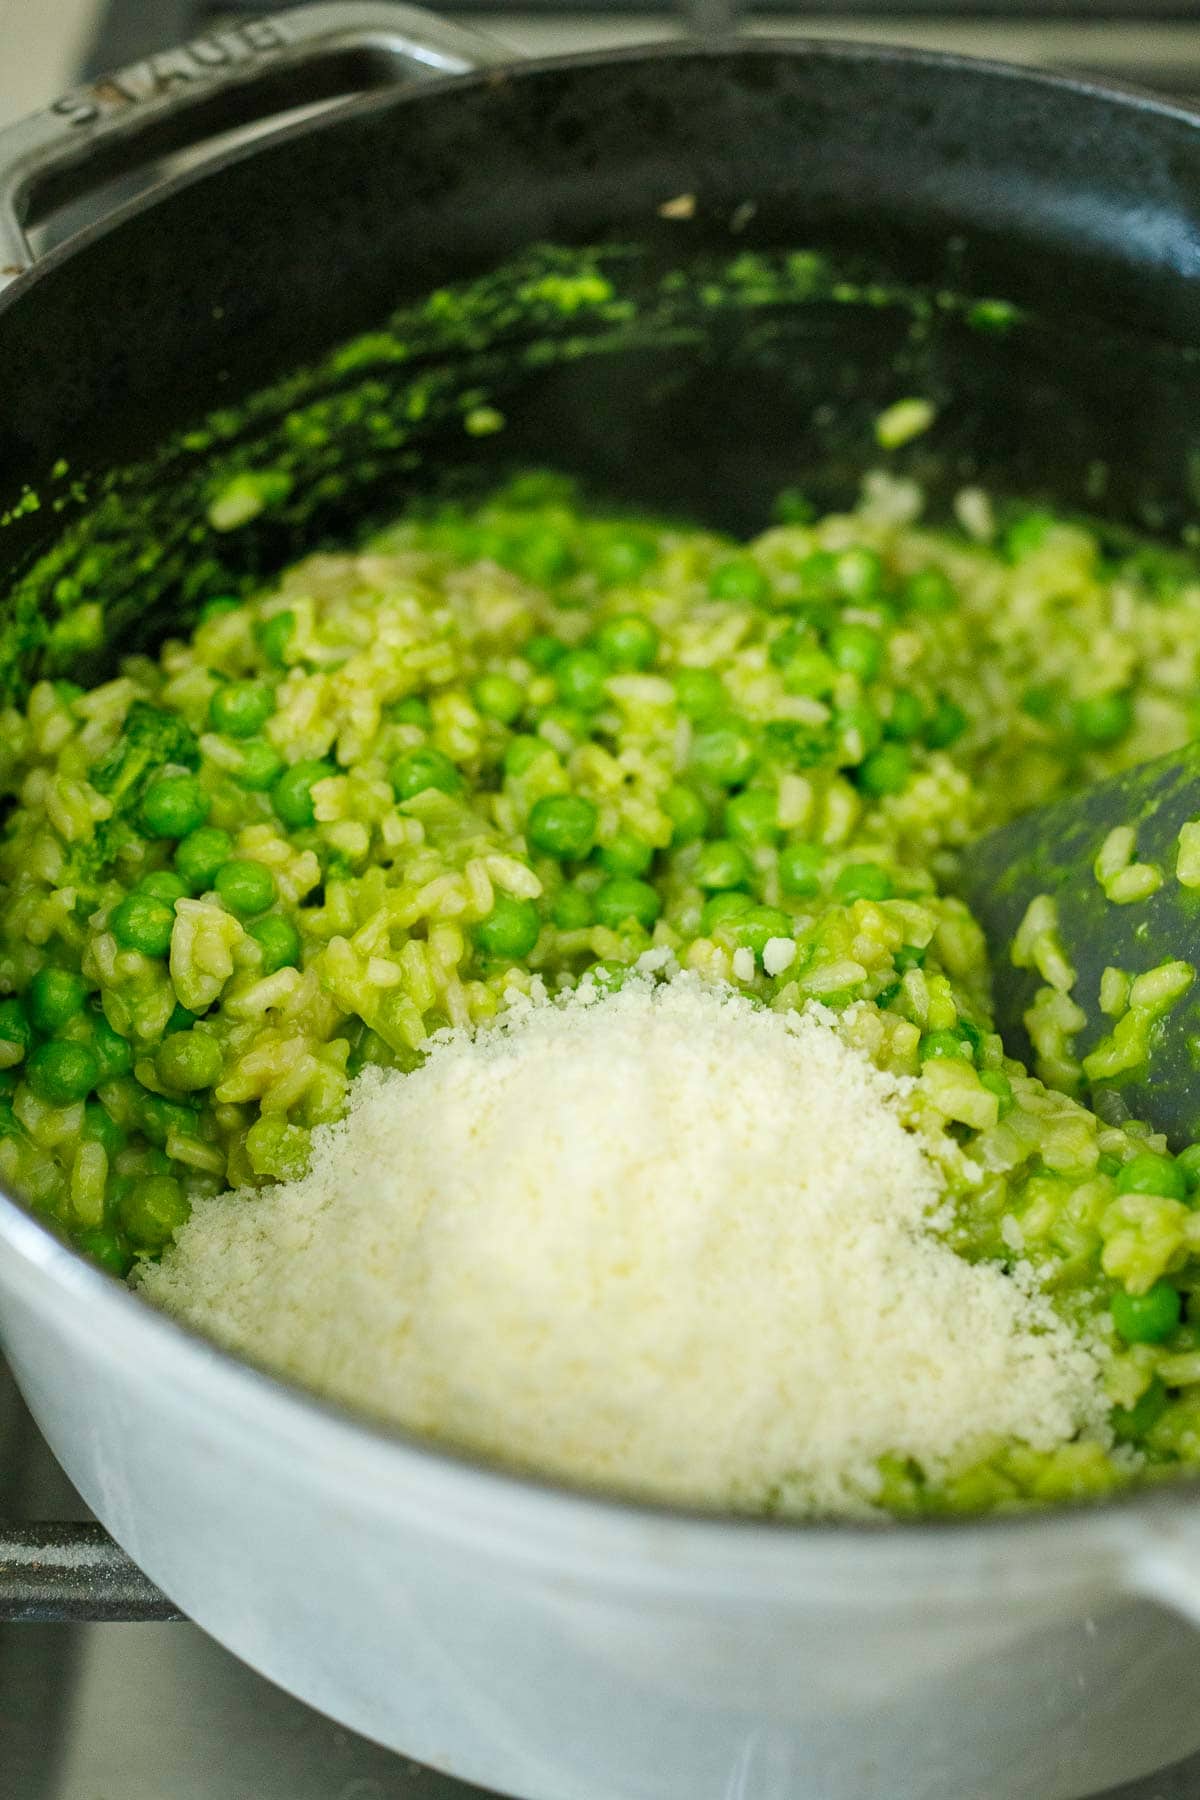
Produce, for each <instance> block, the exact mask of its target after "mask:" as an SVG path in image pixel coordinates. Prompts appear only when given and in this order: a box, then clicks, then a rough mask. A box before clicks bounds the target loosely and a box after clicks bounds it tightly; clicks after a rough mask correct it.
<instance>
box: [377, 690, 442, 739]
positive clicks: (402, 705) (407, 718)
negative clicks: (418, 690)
mask: <svg viewBox="0 0 1200 1800" xmlns="http://www.w3.org/2000/svg"><path fill="white" fill-rule="evenodd" d="M385 716H386V718H387V721H388V724H389V725H416V726H417V727H418V728H419V729H420V730H421V731H428V730H429V728H430V726H431V725H432V724H433V714H432V713H431V712H430V710H429V706H428V704H427V702H426V701H424V700H422V698H421V696H420V694H410V695H409V696H408V698H407V699H406V700H394V701H393V702H392V704H391V705H390V706H389V707H388V708H387V709H386V713H385Z"/></svg>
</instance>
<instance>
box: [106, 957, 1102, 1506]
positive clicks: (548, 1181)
mask: <svg viewBox="0 0 1200 1800" xmlns="http://www.w3.org/2000/svg"><path fill="white" fill-rule="evenodd" d="M909 1085H911V1084H909ZM904 1091H905V1084H904V1083H902V1082H899V1081H896V1080H894V1079H892V1078H889V1077H887V1076H884V1075H883V1074H881V1073H880V1072H879V1071H878V1070H876V1069H875V1067H874V1066H873V1065H872V1064H871V1063H869V1062H868V1061H867V1060H866V1059H865V1058H864V1057H863V1056H862V1055H861V1054H859V1053H858V1052H857V1051H855V1050H853V1049H851V1048H849V1047H848V1046H847V1045H846V1044H845V1042H844V1041H843V1040H842V1038H841V1037H840V1036H839V1035H838V1034H837V1032H836V1031H835V1029H834V1028H833V1020H832V1015H830V1014H828V1013H826V1012H823V1011H822V1010H821V1009H819V1008H817V1009H811V1010H810V1011H808V1012H807V1013H805V1014H803V1015H799V1016H797V1015H794V1014H793V1015H787V1014H776V1013H772V1012H769V1011H767V1010H765V1009H763V1008H761V1007H758V1006H755V1005H754V1004H752V1003H751V1002H750V1001H749V1000H747V999H745V998H743V997H741V996H739V995H737V994H736V993H733V992H731V991H730V990H729V989H727V988H718V987H713V986H709V985H707V984H705V983H703V982H701V981H700V980H699V979H698V978H697V977H695V976H691V975H680V976H677V978H676V979H675V980H674V981H672V982H668V983H662V984H659V985H654V984H653V983H652V982H650V981H648V980H646V979H644V978H643V979H634V980H633V981H631V982H629V983H628V984H627V985H626V986H625V987H624V988H622V989H621V990H620V991H619V992H617V993H615V994H611V995H608V996H601V995H600V994H599V993H598V992H597V990H595V989H594V988H592V987H591V986H590V985H589V984H587V983H585V984H583V986H582V987H581V988H580V990H578V991H577V992H576V993H575V994H574V995H568V996H566V997H565V998H564V999H561V1000H558V1001H555V1002H549V1001H544V1000H543V1001H542V1003H540V1004H531V1003H528V1002H523V1003H520V1004H518V1005H517V1006H515V1007H514V1008H512V1009H510V1011H509V1012H508V1014H507V1015H506V1016H505V1017H504V1019H503V1020H502V1022H501V1023H500V1024H499V1025H497V1026H495V1027H493V1028H492V1029H490V1030H489V1031H486V1032H484V1033H483V1034H481V1035H479V1036H477V1037H475V1038H474V1039H472V1037H471V1036H470V1035H469V1034H468V1033H466V1032H462V1031H456V1032H446V1033H443V1034H442V1035H441V1037H440V1039H439V1040H437V1041H435V1043H434V1045H433V1048H432V1050H431V1052H430V1054H429V1057H428V1059H427V1061H426V1062H425V1064H424V1065H423V1066H422V1067H421V1068H420V1069H418V1070H417V1071H416V1072H415V1073H412V1074H408V1075H402V1074H398V1073H394V1072H382V1071H379V1070H368V1071H365V1072H364V1073H363V1074H362V1075H361V1076H360V1077H359V1079H358V1081H357V1083H356V1084H355V1087H354V1090H353V1093H352V1101H351V1107H350V1110H349V1113H348V1115H347V1117H346V1118H345V1119H344V1120H343V1121H342V1122H341V1123H340V1124H338V1125H336V1126H331V1127H327V1128H325V1129H323V1130H322V1131H320V1132H318V1133H317V1134H316V1136H315V1140H314V1155H313V1161H312V1166H311V1169H310V1171H309V1173H308V1174H307V1175H305V1176H304V1177H303V1178H302V1179H299V1180H296V1181H293V1182H290V1183H286V1184H284V1185H281V1186H279V1187H277V1188H275V1189H273V1190H269V1191H266V1192H261V1193H255V1194H250V1193H232V1194H225V1195H222V1196H220V1197H219V1198H217V1199H213V1200H206V1201H202V1202H201V1203H199V1204H198V1205H197V1207H196V1209H195V1212H194V1214H193V1216H192V1218H191V1220H190V1222H189V1223H188V1224H187V1225H186V1226H185V1227H184V1228H183V1229H182V1231H181V1232H180V1234H179V1238H178V1242H177V1244H176V1245H175V1246H174V1247H173V1248H172V1249H170V1250H169V1251H168V1253H167V1254H166V1256H165V1257H164V1258H163V1261H162V1263H161V1265H159V1266H157V1267H154V1266H149V1267H147V1269H146V1271H145V1274H144V1276H143V1279H142V1288H143V1291H144V1292H145V1293H146V1294H148V1295H149V1296H150V1297H151V1298H152V1299H153V1300H154V1301H156V1302H157V1303H158V1304H160V1305H162V1306H163V1307H165V1308H167V1309H168V1310H169V1311H171V1312H173V1313H176V1314H178V1315H181V1316H183V1317H185V1318H187V1319H189V1320H191V1321H193V1322H194V1323H195V1324H196V1325H198V1326H199V1327H201V1328H202V1329H204V1330H205V1331H208V1332H210V1333H212V1334H213V1335H215V1336H216V1337H217V1338H218V1339H220V1340H222V1341H223V1342H225V1343H226V1344H228V1345H230V1346H232V1347H234V1348H236V1349H238V1350H240V1351H242V1352H244V1353H248V1354H250V1355H251V1356H252V1357H254V1358H255V1359H257V1360H258V1361H260V1362H262V1363H265V1364H267V1365H268V1366H271V1367H275V1368H277V1369H279V1370H281V1371H284V1372H286V1373H288V1374H290V1375H292V1376H294V1377H296V1378H297V1379H299V1380H300V1381H302V1382H304V1383H307V1384H309V1385H311V1386H312V1387H314V1388H317V1389H319V1390H321V1391H323V1392H325V1393H327V1394H329V1395H332V1396H334V1397H337V1398H340V1399H342V1400H345V1401H348V1402H350V1403H351V1404H353V1405H355V1406H356V1407H359V1408H364V1409H366V1410H368V1411H370V1412H373V1413H376V1414H380V1415H383V1416H385V1417H387V1418H389V1419H392V1420H395V1421H398V1422H400V1423H402V1424H404V1425H406V1426H408V1427H410V1428H413V1429H415V1430H417V1431H419V1432H422V1433H430V1434H433V1435H434V1436H436V1437H438V1438H440V1439H442V1440H444V1441H449V1442H452V1443H454V1444H457V1445H460V1446H465V1447H469V1448H471V1449H473V1450H476V1451H479V1452H483V1453H485V1454H486V1455H488V1456H491V1457H494V1458H496V1459H499V1460H501V1461H503V1462H505V1463H507V1464H509V1465H511V1466H516V1467H520V1468H528V1469H534V1470H540V1471H544V1472H546V1473H549V1474H554V1475H559V1476H565V1477H567V1478H569V1479H574V1480H582V1481H586V1482H589V1483H603V1484H605V1485H610V1486H617V1487H620V1488H622V1489H625V1490H631V1491H635V1492H641V1493H643V1494H650V1495H655V1496H659V1497H662V1498H667V1499H674V1500H682V1501H689V1502H695V1503H700V1504H705V1505H732V1506H736V1507H746V1508H757V1507H761V1506H763V1505H772V1506H777V1507H780V1508H782V1509H784V1510H787V1511H791V1512H799V1513H828V1512H837V1513H848V1512H849V1513H853V1512H863V1511H869V1510H870V1503H871V1498H872V1495H873V1494H874V1493H875V1492H876V1491H877V1485H878V1477H877V1474H876V1462H877V1459H878V1458H879V1457H880V1456H881V1455H883V1454H884V1453H889V1452H890V1453H892V1454H895V1455H899V1456H906V1457H914V1458H916V1459H917V1460H918V1461H919V1462H920V1463H921V1464H922V1466H923V1467H925V1468H926V1469H927V1470H931V1471H932V1470H936V1469H937V1468H938V1467H939V1466H944V1465H945V1463H946V1461H947V1459H950V1458H953V1457H955V1456H957V1455H960V1454H962V1453H963V1452H964V1451H965V1450H967V1449H968V1448H969V1447H970V1446H971V1445H978V1444H979V1443H980V1442H982V1441H986V1440H988V1439H997V1438H999V1439H1014V1438H1015V1439H1019V1440H1023V1441H1025V1442H1027V1443H1029V1444H1031V1445H1034V1446H1036V1447H1039V1448H1050V1447H1052V1446H1054V1445H1056V1444H1058V1443H1061V1442H1064V1441H1066V1440H1068V1439H1070V1438H1071V1437H1072V1436H1073V1435H1074V1434H1075V1433H1076V1431H1077V1430H1078V1429H1079V1428H1080V1427H1084V1428H1087V1427H1089V1426H1094V1425H1095V1424H1096V1423H1097V1421H1098V1420H1099V1419H1100V1417H1101V1416H1102V1415H1103V1412H1104V1403H1103V1401H1102V1398H1101V1396H1100V1387H1099V1379H1100V1371H1099V1365H1098V1363H1097V1360H1096V1358H1095V1356H1094V1355H1093V1353H1092V1352H1091V1351H1090V1350H1089V1349H1088V1348H1087V1347H1086V1346H1085V1345H1084V1344H1082V1343H1081V1342H1080V1340H1079V1339H1078V1338H1077V1337H1076V1336H1075V1334H1074V1333H1073V1332H1072V1331H1071V1330H1070V1329H1069V1328H1068V1327H1067V1326H1066V1325H1065V1324H1063V1323H1061V1322H1060V1321H1059V1320H1058V1318H1057V1317H1056V1315H1055V1314H1054V1313H1053V1312H1052V1310H1051V1308H1050V1307H1049V1305H1048V1304H1047V1302H1046V1301H1045V1300H1044V1299H1042V1298H1041V1297H1039V1296H1038V1295H1037V1294H1036V1292H1035V1291H1034V1289H1033V1285H1032V1277H1031V1276H1030V1275H1028V1273H1027V1279H1026V1280H1024V1281H1022V1280H1020V1279H1014V1278H1012V1277H1011V1276H1008V1275H1006V1274H1004V1273H1003V1272H1001V1271H1000V1270H999V1269H998V1268H997V1267H995V1266H992V1265H988V1264H980V1265H974V1266H973V1265H971V1264H969V1263H967V1262H965V1261H963V1260H962V1259H961V1258H959V1257H958V1256H956V1255H955V1254H954V1253H953V1252H952V1251H951V1250H950V1249H949V1248H947V1247H946V1246H945V1245H944V1244H943V1243H942V1242H941V1241H939V1239H938V1237H937V1235H936V1232H935V1230H934V1229H933V1226H934V1224H935V1223H936V1214H937V1211H938V1208H939V1203H940V1200H941V1194H940V1189H939V1182H938V1178H937V1176H936V1174H935V1171H934V1168H933V1165H932V1164H931V1162H930V1161H929V1160H928V1158H927V1157H926V1155H925V1154H924V1152H923V1151H922V1149H921V1147H920V1144H919V1142H918V1140H917V1138H916V1137H915V1136H913V1135H912V1133H911V1132H910V1131H908V1130H906V1129H905V1127H904V1125H903V1124H902V1123H901V1118H900V1108H901V1105H902V1103H903V1100H904Z"/></svg>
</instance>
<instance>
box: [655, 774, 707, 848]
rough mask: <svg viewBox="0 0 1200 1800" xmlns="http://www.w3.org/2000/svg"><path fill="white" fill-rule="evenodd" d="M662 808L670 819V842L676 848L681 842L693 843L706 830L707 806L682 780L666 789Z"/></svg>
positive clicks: (693, 789)
mask: <svg viewBox="0 0 1200 1800" xmlns="http://www.w3.org/2000/svg"><path fill="white" fill-rule="evenodd" d="M662 809H663V811H664V812H665V813H666V815H667V817H668V818H669V819H670V821H671V825H672V827H673V829H672V831H671V843H672V845H673V846H674V847H675V848H676V849H678V848H679V846H680V845H681V844H692V843H695V841H696V839H697V838H702V837H703V836H704V834H705V832H706V831H707V830H708V808H707V807H706V806H705V804H704V802H703V800H702V799H701V798H700V796H699V794H698V793H697V792H696V790H695V788H690V787H685V786H684V785H683V784H682V782H676V783H674V785H673V786H671V787H669V788H668V789H667V791H666V793H665V794H664V795H663V797H662Z"/></svg>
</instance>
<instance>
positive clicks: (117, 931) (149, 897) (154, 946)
mask: <svg viewBox="0 0 1200 1800" xmlns="http://www.w3.org/2000/svg"><path fill="white" fill-rule="evenodd" d="M109 926H110V928H111V930H112V934H113V936H114V937H115V938H116V940H117V943H118V944H119V945H120V947H121V949H122V950H140V951H141V953H142V955H143V956H165V955H166V954H167V952H168V950H169V949H170V948H171V933H172V932H173V931H174V929H175V908H174V907H173V906H171V905H170V904H168V902H167V901H166V900H156V899H155V897H154V895H153V894H139V893H138V892H137V891H136V889H135V890H134V892H133V893H132V894H127V895H126V896H125V898H124V900H122V901H121V903H120V905H119V906H117V907H116V908H114V910H113V913H112V916H111V917H110V919H109Z"/></svg>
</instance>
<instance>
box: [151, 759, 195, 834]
mask: <svg viewBox="0 0 1200 1800" xmlns="http://www.w3.org/2000/svg"><path fill="white" fill-rule="evenodd" d="M207 817H208V799H207V796H206V795H205V793H204V790H203V789H202V788H201V786H200V783H199V782H198V781H197V780H196V777H195V776H194V775H160V776H159V777H158V780H157V781H153V782H151V784H150V786H149V787H148V788H147V789H146V792H145V794H144V795H143V797H142V824H143V825H144V826H145V828H146V830H147V831H148V832H149V833H150V835H151V837H158V838H181V837H186V836H187V834H188V832H189V831H195V829H196V827H197V826H198V825H203V823H204V821H205V819H206V818H207Z"/></svg>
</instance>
